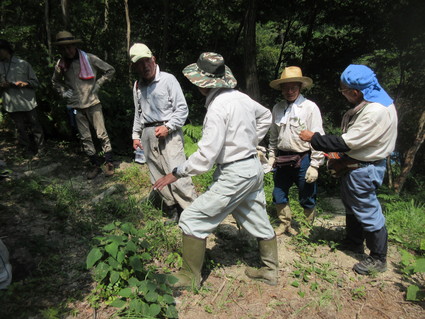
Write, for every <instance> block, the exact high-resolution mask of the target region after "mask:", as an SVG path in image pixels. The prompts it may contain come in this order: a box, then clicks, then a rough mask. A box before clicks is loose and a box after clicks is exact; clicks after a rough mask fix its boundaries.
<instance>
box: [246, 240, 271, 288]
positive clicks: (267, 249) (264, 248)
mask: <svg viewBox="0 0 425 319" xmlns="http://www.w3.org/2000/svg"><path fill="white" fill-rule="evenodd" d="M258 248H259V249H260V258H261V261H262V262H263V264H264V266H263V267H261V268H259V269H256V268H252V267H249V268H247V269H246V270H245V274H246V275H247V276H248V277H249V278H251V279H254V280H259V281H262V282H264V283H266V284H268V285H271V286H276V285H277V278H278V267H279V259H278V257H277V240H276V236H274V237H273V238H272V239H269V240H264V239H259V240H258Z"/></svg>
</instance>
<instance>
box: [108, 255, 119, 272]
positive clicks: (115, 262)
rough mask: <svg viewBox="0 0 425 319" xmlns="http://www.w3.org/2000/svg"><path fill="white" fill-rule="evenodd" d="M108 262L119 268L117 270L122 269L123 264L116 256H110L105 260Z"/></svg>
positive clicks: (114, 267)
mask: <svg viewBox="0 0 425 319" xmlns="http://www.w3.org/2000/svg"><path fill="white" fill-rule="evenodd" d="M105 262H106V263H108V265H109V266H110V267H111V268H113V269H117V270H121V269H122V267H121V264H120V263H119V262H118V261H116V260H115V258H113V257H109V258H108V259H106V260H105Z"/></svg>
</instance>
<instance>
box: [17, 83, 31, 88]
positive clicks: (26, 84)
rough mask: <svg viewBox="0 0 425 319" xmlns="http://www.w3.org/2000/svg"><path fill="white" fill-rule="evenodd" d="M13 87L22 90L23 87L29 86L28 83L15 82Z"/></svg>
mask: <svg viewBox="0 0 425 319" xmlns="http://www.w3.org/2000/svg"><path fill="white" fill-rule="evenodd" d="M15 85H16V86H18V87H20V88H23V87H25V86H28V85H29V84H28V82H23V81H17V82H15Z"/></svg>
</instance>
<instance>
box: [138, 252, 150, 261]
mask: <svg viewBox="0 0 425 319" xmlns="http://www.w3.org/2000/svg"><path fill="white" fill-rule="evenodd" d="M140 258H142V259H144V260H151V259H152V256H151V255H150V254H149V253H146V252H145V253H143V254H141V255H140Z"/></svg>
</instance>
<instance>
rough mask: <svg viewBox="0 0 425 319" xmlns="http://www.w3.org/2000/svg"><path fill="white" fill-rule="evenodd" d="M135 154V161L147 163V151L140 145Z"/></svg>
mask: <svg viewBox="0 0 425 319" xmlns="http://www.w3.org/2000/svg"><path fill="white" fill-rule="evenodd" d="M134 154H136V157H135V159H134V161H135V162H136V163H139V164H145V163H146V157H145V151H144V150H142V149H141V148H140V147H138V148H137V149H136V150H135V151H134Z"/></svg>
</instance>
